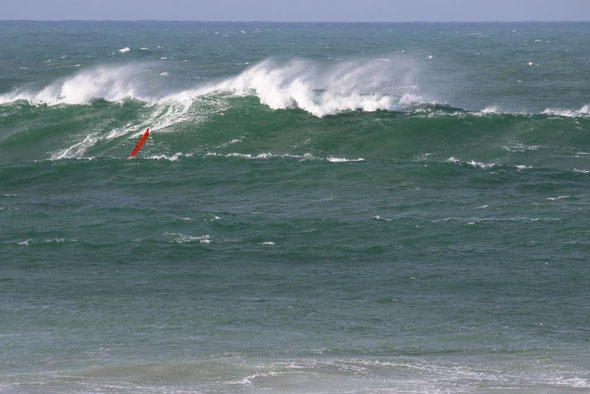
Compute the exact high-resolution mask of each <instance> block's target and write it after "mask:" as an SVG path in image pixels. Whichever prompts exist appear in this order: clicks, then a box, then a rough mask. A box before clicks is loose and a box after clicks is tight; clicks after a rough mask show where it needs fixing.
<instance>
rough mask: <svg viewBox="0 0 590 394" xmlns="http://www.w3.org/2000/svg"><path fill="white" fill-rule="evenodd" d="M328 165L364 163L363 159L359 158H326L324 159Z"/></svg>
mask: <svg viewBox="0 0 590 394" xmlns="http://www.w3.org/2000/svg"><path fill="white" fill-rule="evenodd" d="M326 160H328V161H329V162H330V163H348V162H358V161H365V159H364V158H362V157H359V158H358V159H347V158H345V157H328V158H326Z"/></svg>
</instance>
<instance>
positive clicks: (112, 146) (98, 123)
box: [0, 93, 590, 171]
mask: <svg viewBox="0 0 590 394" xmlns="http://www.w3.org/2000/svg"><path fill="white" fill-rule="evenodd" d="M12 106H13V107H14V108H12V111H13V112H12V114H11V115H8V116H6V117H5V118H4V121H3V124H2V127H1V128H0V138H2V139H0V161H1V162H5V163H6V162H15V161H19V162H21V161H34V160H47V159H50V160H60V159H92V158H115V159H127V157H128V155H129V153H130V152H131V150H132V149H133V146H134V145H135V143H136V140H137V138H139V135H140V134H141V132H142V131H143V130H144V128H145V127H150V128H151V130H152V136H151V137H150V140H149V141H148V143H147V144H146V145H145V146H144V148H143V149H142V151H141V153H140V157H141V158H148V159H154V160H170V161H177V160H184V159H190V158H193V157H208V158H213V157H216V158H227V159H232V160H236V159H243V160H246V159H247V160H264V159H269V158H273V159H277V158H282V159H286V160H294V161H297V160H309V159H313V160H325V161H330V162H333V163H338V162H351V161H362V160H413V161H424V162H431V161H432V162H441V163H444V162H456V163H458V164H464V165H467V166H471V167H478V168H485V169H493V168H494V167H496V168H497V166H502V165H508V166H512V167H518V168H520V169H523V170H524V169H530V168H567V169H571V170H573V169H577V170H580V171H587V170H590V168H588V166H587V164H586V160H587V158H588V155H589V154H590V136H589V135H588V133H587V132H586V130H588V128H589V127H590V119H588V118H584V117H581V118H580V117H577V118H570V117H564V116H556V115H550V114H536V115H535V114H501V113H500V114H498V113H484V112H478V111H465V110H462V109H457V108H452V107H448V106H442V105H432V104H423V105H420V106H416V107H415V108H414V109H413V110H408V111H377V112H371V113H366V112H362V111H350V112H344V113H341V114H338V115H334V116H327V117H322V118H318V117H316V116H313V115H311V114H309V113H308V112H305V111H303V110H301V109H298V108H290V109H285V110H272V109H270V108H268V106H266V105H262V104H261V102H260V99H259V98H257V97H255V96H245V97H240V96H237V97H236V96H233V95H227V94H224V93H210V94H208V95H204V96H202V97H200V98H199V99H198V100H194V101H192V102H191V103H190V104H188V105H186V106H184V105H180V104H178V103H171V104H169V105H164V104H158V105H145V104H144V103H141V102H137V101H134V100H126V101H123V102H121V103H109V102H106V101H103V100H99V101H94V102H92V103H91V104H90V105H84V106H71V105H65V106H64V105H62V106H56V107H49V106H40V107H37V106H32V105H29V104H25V103H18V104H13V105H12ZM4 109H5V107H4ZM2 133H4V134H2Z"/></svg>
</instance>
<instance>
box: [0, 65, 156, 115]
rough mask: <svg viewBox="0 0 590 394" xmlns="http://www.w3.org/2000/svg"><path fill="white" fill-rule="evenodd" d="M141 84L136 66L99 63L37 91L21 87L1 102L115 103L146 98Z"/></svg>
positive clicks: (6, 95) (1, 96)
mask: <svg viewBox="0 0 590 394" xmlns="http://www.w3.org/2000/svg"><path fill="white" fill-rule="evenodd" d="M141 86H142V83H141V81H140V80H139V79H138V67H137V66H136V65H126V66H118V67H106V66H100V67H95V68H92V69H89V70H84V71H81V72H79V73H77V74H75V75H74V76H72V77H69V78H65V79H60V80H58V81H55V82H53V83H51V84H49V85H48V86H46V87H45V88H43V89H41V90H40V91H37V92H35V91H31V90H27V89H18V90H16V91H14V92H11V93H6V94H3V95H0V104H6V103H10V102H14V101H19V100H25V101H28V102H30V103H32V104H34V105H39V104H46V105H59V104H72V105H81V104H88V103H90V102H91V101H92V100H96V99H104V100H106V101H112V102H116V101H121V100H123V99H126V98H145V97H142V94H141V93H140V91H139V89H140V87H141Z"/></svg>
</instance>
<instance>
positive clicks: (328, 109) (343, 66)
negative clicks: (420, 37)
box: [170, 59, 420, 117]
mask: <svg viewBox="0 0 590 394" xmlns="http://www.w3.org/2000/svg"><path fill="white" fill-rule="evenodd" d="M394 60H396V61H391V62H389V63H384V62H381V61H378V60H365V61H349V62H339V63H337V64H323V63H319V62H314V61H309V60H299V59H297V60H290V61H287V62H278V61H274V60H272V59H271V60H265V61H263V62H261V63H258V64H256V65H254V66H252V67H250V68H248V69H246V70H245V71H244V72H242V73H241V74H240V75H238V76H236V77H232V78H229V79H226V80H223V81H220V82H217V83H214V84H211V85H207V86H204V87H200V88H197V89H194V90H192V91H183V92H179V93H177V94H174V95H171V96H170V98H178V97H185V98H186V97H187V96H188V97H194V96H198V95H203V94H208V93H212V92H222V91H226V92H231V93H233V94H237V95H250V94H255V95H256V96H258V97H259V98H260V101H261V102H262V103H263V104H265V105H268V106H269V107H270V108H272V109H286V108H292V107H298V108H300V109H303V110H305V111H307V112H309V113H311V114H313V115H315V116H318V117H322V116H326V115H333V114H336V113H339V112H343V111H355V110H360V111H366V112H374V111H378V110H388V111H390V110H397V109H401V108H402V107H403V106H404V104H406V103H407V102H416V101H420V100H419V97H418V95H416V92H415V91H416V89H417V88H415V84H414V83H413V79H414V73H415V69H416V65H415V64H414V63H413V62H411V61H409V60H408V59H394ZM412 87H414V89H412ZM408 89H410V90H412V91H411V92H408V91H407V90H408ZM408 94H409V95H408ZM404 95H406V96H404Z"/></svg>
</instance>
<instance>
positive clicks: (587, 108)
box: [543, 105, 590, 118]
mask: <svg viewBox="0 0 590 394" xmlns="http://www.w3.org/2000/svg"><path fill="white" fill-rule="evenodd" d="M543 113H544V114H545V115H556V116H564V117H568V118H581V117H587V116H590V105H584V106H583V107H582V108H580V109H578V110H571V109H558V108H547V109H545V110H544V111H543Z"/></svg>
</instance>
